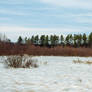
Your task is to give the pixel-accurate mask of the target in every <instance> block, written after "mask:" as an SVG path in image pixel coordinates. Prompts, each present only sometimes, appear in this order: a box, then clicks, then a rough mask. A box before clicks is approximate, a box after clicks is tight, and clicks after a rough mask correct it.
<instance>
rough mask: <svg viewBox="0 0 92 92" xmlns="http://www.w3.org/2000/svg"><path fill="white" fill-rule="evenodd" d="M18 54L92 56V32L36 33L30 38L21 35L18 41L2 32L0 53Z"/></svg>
mask: <svg viewBox="0 0 92 92" xmlns="http://www.w3.org/2000/svg"><path fill="white" fill-rule="evenodd" d="M18 54H20V55H22V54H29V55H54V56H92V32H91V33H90V34H89V35H86V34H85V33H84V34H74V35H72V34H68V35H66V36H63V35H61V36H57V35H50V36H49V35H41V36H39V35H36V36H32V37H30V38H28V37H25V38H22V37H21V36H19V38H18V40H17V42H11V40H10V39H8V38H7V37H6V36H5V35H1V34H0V55H18Z"/></svg>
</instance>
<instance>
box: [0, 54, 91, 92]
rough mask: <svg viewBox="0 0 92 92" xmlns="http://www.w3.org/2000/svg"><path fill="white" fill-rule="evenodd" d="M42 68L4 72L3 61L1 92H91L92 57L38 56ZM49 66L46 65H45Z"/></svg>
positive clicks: (0, 73)
mask: <svg viewBox="0 0 92 92" xmlns="http://www.w3.org/2000/svg"><path fill="white" fill-rule="evenodd" d="M33 58H35V59H37V60H38V61H39V62H40V66H39V68H30V69H22V68H18V69H13V68H9V69H7V68H5V67H4V63H3V62H4V60H5V59H6V56H4V57H2V56H1V57H0V92H92V65H87V64H74V63H73V62H72V61H73V60H77V59H80V60H83V61H86V60H90V61H92V57H59V56H56V57H55V56H36V57H33ZM45 62H47V64H43V63H45Z"/></svg>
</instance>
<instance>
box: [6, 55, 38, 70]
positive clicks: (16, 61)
mask: <svg viewBox="0 0 92 92" xmlns="http://www.w3.org/2000/svg"><path fill="white" fill-rule="evenodd" d="M37 62H38V61H37V60H34V59H32V57H28V56H7V59H6V60H5V65H6V66H7V67H13V68H30V67H35V68H37V67H38V64H37Z"/></svg>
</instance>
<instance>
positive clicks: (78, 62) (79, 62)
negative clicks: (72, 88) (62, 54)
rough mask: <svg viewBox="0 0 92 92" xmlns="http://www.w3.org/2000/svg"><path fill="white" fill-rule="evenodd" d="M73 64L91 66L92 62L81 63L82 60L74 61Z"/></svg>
mask: <svg viewBox="0 0 92 92" xmlns="http://www.w3.org/2000/svg"><path fill="white" fill-rule="evenodd" d="M73 63H75V64H88V65H91V64H92V61H81V60H79V59H78V60H73Z"/></svg>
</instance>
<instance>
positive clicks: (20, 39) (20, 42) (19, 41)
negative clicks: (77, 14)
mask: <svg viewBox="0 0 92 92" xmlns="http://www.w3.org/2000/svg"><path fill="white" fill-rule="evenodd" d="M17 43H18V44H22V43H23V39H22V37H21V36H19V38H18V41H17Z"/></svg>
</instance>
